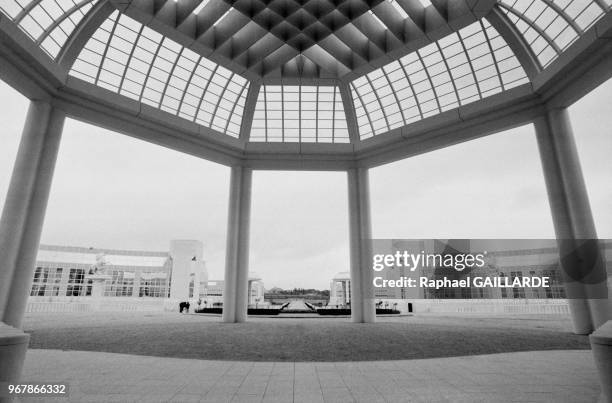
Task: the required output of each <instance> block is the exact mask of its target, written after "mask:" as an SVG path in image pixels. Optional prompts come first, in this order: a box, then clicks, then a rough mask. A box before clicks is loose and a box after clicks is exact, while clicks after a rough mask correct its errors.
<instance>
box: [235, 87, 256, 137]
mask: <svg viewBox="0 0 612 403" xmlns="http://www.w3.org/2000/svg"><path fill="white" fill-rule="evenodd" d="M260 89H261V85H260V84H254V83H251V86H250V87H249V89H248V90H247V94H246V101H245V102H244V112H243V113H242V124H241V125H240V134H239V136H238V138H239V139H240V140H242V141H245V142H248V141H249V137H250V135H251V127H252V126H253V115H255V106H256V105H257V98H258V97H259V90H260Z"/></svg>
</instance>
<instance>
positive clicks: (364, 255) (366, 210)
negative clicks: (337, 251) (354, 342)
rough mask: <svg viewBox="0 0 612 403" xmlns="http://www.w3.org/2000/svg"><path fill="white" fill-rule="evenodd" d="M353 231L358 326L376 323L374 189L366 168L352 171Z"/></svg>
mask: <svg viewBox="0 0 612 403" xmlns="http://www.w3.org/2000/svg"><path fill="white" fill-rule="evenodd" d="M348 197H349V231H350V250H351V259H350V264H351V284H350V287H351V318H352V321H353V322H356V323H374V322H376V308H375V306H374V286H373V284H372V280H373V275H372V267H371V262H370V258H371V254H372V253H371V248H372V243H371V238H372V225H371V222H370V186H369V180H368V170H367V169H366V168H352V169H349V170H348Z"/></svg>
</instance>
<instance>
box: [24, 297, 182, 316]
mask: <svg viewBox="0 0 612 403" xmlns="http://www.w3.org/2000/svg"><path fill="white" fill-rule="evenodd" d="M177 309H178V306H177ZM162 310H164V299H163V298H130V297H127V298H120V297H104V298H93V297H30V298H29V299H28V305H27V307H26V312H96V311H100V312H129V311H138V312H144V311H162Z"/></svg>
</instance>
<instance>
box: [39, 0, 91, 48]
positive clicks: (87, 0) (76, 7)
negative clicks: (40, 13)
mask: <svg viewBox="0 0 612 403" xmlns="http://www.w3.org/2000/svg"><path fill="white" fill-rule="evenodd" d="M91 2H92V0H81V1H80V2H79V3H78V4H75V5H73V6H72V7H71V8H70V9H68V10H67V11H66V12H65V13H64V14H62V15H61V16H60V17H59V18H58V19H57V20H54V21H53V23H51V25H49V26H48V27H47V28H45V30H44V32H43V33H42V34H41V35H40V36H39V37H38V39H37V40H36V44H37V45H40V44H41V43H42V42H43V41H44V40H45V39H46V38H47V37H48V36H49V34H51V32H53V30H54V29H55V28H57V27H59V26H60V24H61V23H62V22H64V21H65V20H67V19H68V18H70V17H71V16H72V14H73V13H74V12H75V11H77V10H80V9H81V8H83V7H84V6H86V5H87V4H89V3H91Z"/></svg>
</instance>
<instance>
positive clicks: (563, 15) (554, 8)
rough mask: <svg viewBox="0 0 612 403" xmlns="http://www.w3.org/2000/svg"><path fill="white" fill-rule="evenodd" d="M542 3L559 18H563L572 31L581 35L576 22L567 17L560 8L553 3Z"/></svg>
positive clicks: (546, 0)
mask: <svg viewBox="0 0 612 403" xmlns="http://www.w3.org/2000/svg"><path fill="white" fill-rule="evenodd" d="M542 2H543V3H544V4H546V5H547V6H548V7H550V8H551V9H552V10H554V11H555V12H556V13H557V14H558V15H559V16H560V17H561V18H563V19H564V20H565V22H566V23H567V25H569V26H570V27H572V29H573V30H574V31H576V33H577V34H578V35H580V34H581V33H582V29H580V27H579V26H578V24H577V23H576V21H575V20H574V19H573V18H571V17H570V16H569V15H567V13H566V12H565V11H564V10H563V9H562V8H561V7H559V6H558V5H557V4H556V3H555V2H554V1H551V0H542Z"/></svg>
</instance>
